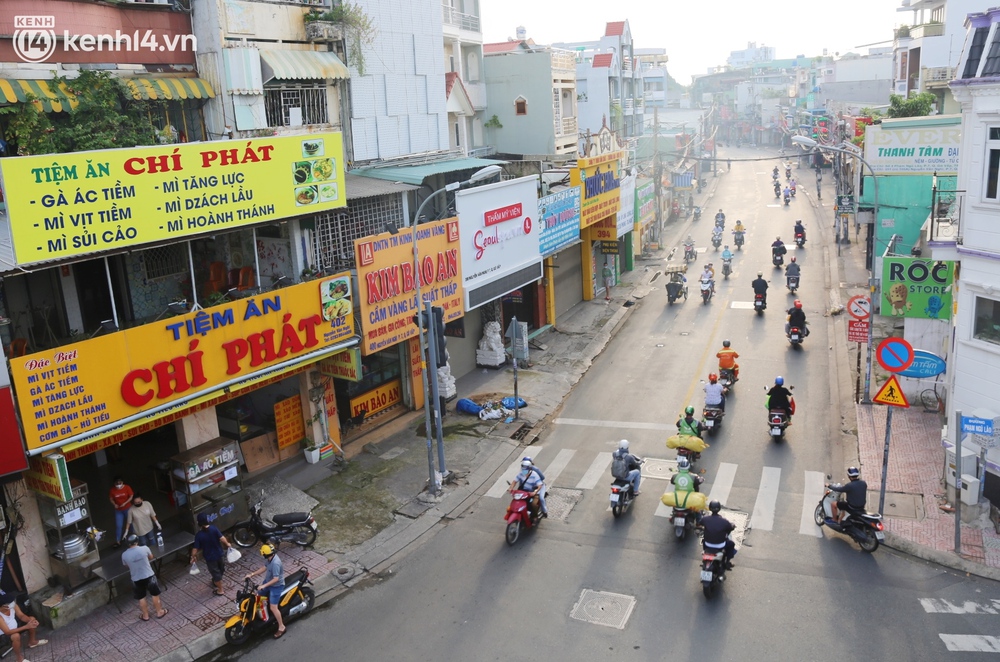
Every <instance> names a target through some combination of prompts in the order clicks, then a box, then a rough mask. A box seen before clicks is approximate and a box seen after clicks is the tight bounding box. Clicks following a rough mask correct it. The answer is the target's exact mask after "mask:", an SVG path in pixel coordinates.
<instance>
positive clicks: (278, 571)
mask: <svg viewBox="0 0 1000 662" xmlns="http://www.w3.org/2000/svg"><path fill="white" fill-rule="evenodd" d="M260 554H261V556H263V557H264V567H263V568H260V569H259V570H254V571H253V572H251V573H250V574H248V575H247V579H251V578H252V577H253V576H254V575H259V574H260V573H262V572H263V573H264V582H263V583H262V584H261V585H260V586H258V587H257V588H258V590H259V593H260V595H264V596H267V600H268V603H269V604H270V608H271V613H272V614H274V620H275V621H276V622H277V623H278V631H277V632H275V633H274V638H275V639H281V637H282V635H284V634H285V623H284V621H282V620H281V609H280V608H279V606H278V605H280V604H281V594H282V593H283V592H284V590H285V568H284V567H283V566H282V565H281V559H280V558H278V554H277V553H276V552H275V551H274V548H273V547H271V546H270V545H266V544H265V545H261V546H260Z"/></svg>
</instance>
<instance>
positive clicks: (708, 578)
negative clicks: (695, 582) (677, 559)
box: [701, 549, 726, 598]
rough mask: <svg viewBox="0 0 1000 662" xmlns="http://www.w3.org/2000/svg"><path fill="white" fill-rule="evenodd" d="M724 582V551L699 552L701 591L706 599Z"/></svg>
mask: <svg viewBox="0 0 1000 662" xmlns="http://www.w3.org/2000/svg"><path fill="white" fill-rule="evenodd" d="M724 581H726V562H725V551H724V550H721V549H720V550H719V551H718V552H714V553H713V552H706V551H705V550H704V549H703V550H702V552H701V590H702V593H704V594H705V597H706V598H711V597H712V594H713V593H715V589H717V588H718V587H719V586H721V585H722V582H724Z"/></svg>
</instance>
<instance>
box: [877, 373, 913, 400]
mask: <svg viewBox="0 0 1000 662" xmlns="http://www.w3.org/2000/svg"><path fill="white" fill-rule="evenodd" d="M872 402H877V403H879V404H880V405H891V406H893V407H909V406H910V403H909V402H908V401H907V400H906V395H904V394H903V389H901V388H899V380H897V379H896V375H890V376H889V380H888V381H887V382H886V383H885V384H882V388H880V389H879V390H878V393H876V394H875V397H873V398H872Z"/></svg>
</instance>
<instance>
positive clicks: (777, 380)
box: [774, 375, 785, 386]
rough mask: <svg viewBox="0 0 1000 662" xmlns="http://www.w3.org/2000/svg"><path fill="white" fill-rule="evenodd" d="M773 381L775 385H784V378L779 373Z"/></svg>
mask: <svg viewBox="0 0 1000 662" xmlns="http://www.w3.org/2000/svg"><path fill="white" fill-rule="evenodd" d="M774 383H775V385H776V386H784V385H785V378H784V377H782V376H781V375H778V376H777V377H775V378H774Z"/></svg>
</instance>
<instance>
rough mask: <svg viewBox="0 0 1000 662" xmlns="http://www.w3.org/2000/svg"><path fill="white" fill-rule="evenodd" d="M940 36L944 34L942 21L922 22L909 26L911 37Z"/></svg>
mask: <svg viewBox="0 0 1000 662" xmlns="http://www.w3.org/2000/svg"><path fill="white" fill-rule="evenodd" d="M942 36H944V23H924V24H923V25H914V26H913V27H912V28H910V37H911V38H913V39H921V38H923V37H942Z"/></svg>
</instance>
